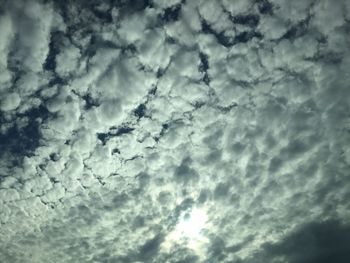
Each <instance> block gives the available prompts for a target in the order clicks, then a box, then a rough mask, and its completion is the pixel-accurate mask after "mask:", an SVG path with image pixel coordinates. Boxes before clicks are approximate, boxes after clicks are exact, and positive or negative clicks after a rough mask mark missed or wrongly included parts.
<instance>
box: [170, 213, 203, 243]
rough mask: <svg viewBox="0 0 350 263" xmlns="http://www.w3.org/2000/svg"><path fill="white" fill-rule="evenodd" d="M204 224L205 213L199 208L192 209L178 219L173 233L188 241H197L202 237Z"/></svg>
mask: <svg viewBox="0 0 350 263" xmlns="http://www.w3.org/2000/svg"><path fill="white" fill-rule="evenodd" d="M206 222H207V215H206V213H205V212H204V211H203V210H201V209H199V208H194V209H192V211H190V212H189V213H185V214H183V215H182V216H181V217H180V220H179V223H178V224H177V226H176V228H175V232H176V233H177V234H178V235H179V236H180V237H183V238H187V239H189V240H193V239H198V238H200V237H201V236H202V233H201V231H202V230H203V228H204V227H205V223H206Z"/></svg>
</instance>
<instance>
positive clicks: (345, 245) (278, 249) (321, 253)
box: [253, 220, 350, 263]
mask: <svg viewBox="0 0 350 263" xmlns="http://www.w3.org/2000/svg"><path fill="white" fill-rule="evenodd" d="M349 241H350V227H349V225H346V224H343V223H341V222H339V221H337V220H327V221H324V222H312V223H308V224H305V225H302V226H299V227H297V229H296V230H295V231H294V232H293V233H291V234H290V235H288V236H287V237H286V238H284V239H283V240H281V241H279V242H278V243H276V244H266V245H264V246H263V250H264V252H263V254H262V255H263V257H262V256H261V255H260V254H257V255H256V256H255V258H256V259H254V260H253V262H266V261H274V260H277V259H278V258H279V259H281V260H283V261H285V262H291V263H296V262H300V263H306V262H310V263H316V262H317V263H325V262H334V263H343V262H344V263H345V262H348V260H349V257H350V252H349ZM257 258H260V259H257Z"/></svg>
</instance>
